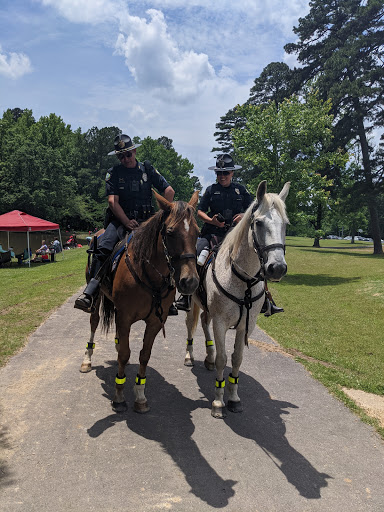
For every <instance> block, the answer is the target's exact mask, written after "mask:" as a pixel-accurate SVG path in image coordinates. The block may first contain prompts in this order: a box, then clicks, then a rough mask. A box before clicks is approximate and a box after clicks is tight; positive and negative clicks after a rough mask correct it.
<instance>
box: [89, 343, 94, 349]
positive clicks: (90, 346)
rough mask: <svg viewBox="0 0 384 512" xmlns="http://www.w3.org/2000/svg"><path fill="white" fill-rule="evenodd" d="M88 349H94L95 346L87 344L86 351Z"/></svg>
mask: <svg viewBox="0 0 384 512" xmlns="http://www.w3.org/2000/svg"><path fill="white" fill-rule="evenodd" d="M90 348H92V349H93V348H95V344H94V343H87V349H90Z"/></svg>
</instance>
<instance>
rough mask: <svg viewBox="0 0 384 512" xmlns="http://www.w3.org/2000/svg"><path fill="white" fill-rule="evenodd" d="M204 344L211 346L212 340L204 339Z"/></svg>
mask: <svg viewBox="0 0 384 512" xmlns="http://www.w3.org/2000/svg"><path fill="white" fill-rule="evenodd" d="M205 346H206V347H213V341H212V340H206V341H205Z"/></svg>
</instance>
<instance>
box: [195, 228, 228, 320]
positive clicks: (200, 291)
mask: <svg viewBox="0 0 384 512" xmlns="http://www.w3.org/2000/svg"><path fill="white" fill-rule="evenodd" d="M221 242H222V240H220V241H219V240H218V237H216V236H215V237H212V239H211V241H210V245H211V248H210V250H209V253H208V256H207V259H206V260H205V263H204V265H201V266H200V265H197V274H198V276H199V285H198V287H197V290H196V294H197V296H198V298H199V300H200V302H201V305H202V306H203V307H204V310H205V311H208V303H207V290H206V289H205V287H204V280H205V276H206V275H207V271H208V268H209V266H210V265H211V263H212V262H213V260H214V259H215V258H216V255H217V252H218V250H219V249H220V244H221Z"/></svg>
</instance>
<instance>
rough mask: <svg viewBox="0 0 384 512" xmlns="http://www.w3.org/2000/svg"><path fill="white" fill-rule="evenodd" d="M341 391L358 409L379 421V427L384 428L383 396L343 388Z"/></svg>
mask: <svg viewBox="0 0 384 512" xmlns="http://www.w3.org/2000/svg"><path fill="white" fill-rule="evenodd" d="M343 391H344V393H345V394H346V395H347V396H348V397H349V398H351V399H352V400H353V401H354V402H356V404H357V405H358V406H359V407H361V408H362V409H364V411H365V412H366V413H367V414H368V416H371V418H376V419H377V420H379V422H380V425H381V426H382V427H384V396H378V395H374V394H373V393H366V392H365V391H361V390H360V389H348V388H343Z"/></svg>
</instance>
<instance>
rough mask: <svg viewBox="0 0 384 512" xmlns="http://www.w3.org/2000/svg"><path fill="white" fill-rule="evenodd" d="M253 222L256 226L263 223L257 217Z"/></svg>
mask: <svg viewBox="0 0 384 512" xmlns="http://www.w3.org/2000/svg"><path fill="white" fill-rule="evenodd" d="M255 224H256V226H262V225H263V221H262V220H260V219H257V220H256V221H255Z"/></svg>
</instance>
